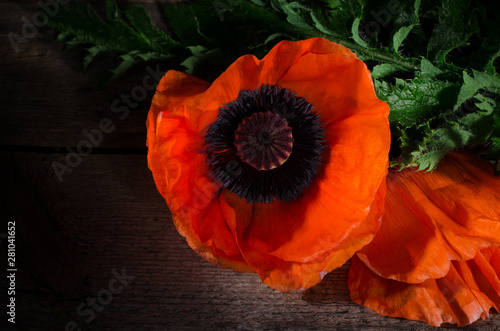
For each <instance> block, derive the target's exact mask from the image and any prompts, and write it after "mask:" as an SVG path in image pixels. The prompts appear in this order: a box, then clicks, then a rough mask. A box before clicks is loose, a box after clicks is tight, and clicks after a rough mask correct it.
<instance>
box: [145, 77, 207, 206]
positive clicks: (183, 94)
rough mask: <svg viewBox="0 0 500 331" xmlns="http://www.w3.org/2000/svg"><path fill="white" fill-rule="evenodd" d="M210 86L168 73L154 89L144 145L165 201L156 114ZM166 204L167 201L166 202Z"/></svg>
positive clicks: (167, 110)
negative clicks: (146, 147)
mask: <svg viewBox="0 0 500 331" xmlns="http://www.w3.org/2000/svg"><path fill="white" fill-rule="evenodd" d="M209 86H210V84H209V83H208V82H205V81H204V80H202V79H199V78H196V77H194V76H190V75H187V74H185V73H183V72H178V71H173V70H170V71H168V72H167V73H166V74H165V75H164V76H163V78H162V79H161V80H160V83H159V84H158V86H157V87H156V93H155V95H154V96H153V100H152V102H151V107H150V109H149V113H148V118H147V120H146V127H147V131H148V135H147V141H146V145H147V146H148V166H149V168H150V169H151V172H152V173H153V177H154V179H155V183H156V185H157V188H158V191H159V192H160V193H161V195H162V196H163V197H164V198H165V199H166V197H167V191H166V184H167V178H168V176H167V175H166V174H165V167H164V166H163V164H162V163H161V161H160V155H159V154H158V150H157V149H156V126H157V118H158V114H159V113H160V112H162V111H165V112H170V111H172V110H173V109H174V108H175V107H176V106H177V105H180V104H182V102H183V101H184V100H186V99H187V98H189V97H191V96H193V95H196V94H199V93H201V92H203V91H205V90H206V89H207V88H208V87H209ZM167 203H168V200H167Z"/></svg>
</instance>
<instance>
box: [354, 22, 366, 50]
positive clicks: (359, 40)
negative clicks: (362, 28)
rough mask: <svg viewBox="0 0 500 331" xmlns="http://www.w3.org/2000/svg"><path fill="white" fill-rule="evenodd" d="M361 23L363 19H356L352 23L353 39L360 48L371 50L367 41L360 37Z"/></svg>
mask: <svg viewBox="0 0 500 331" xmlns="http://www.w3.org/2000/svg"><path fill="white" fill-rule="evenodd" d="M360 23H361V17H356V18H355V19H354V22H352V26H351V33H352V39H354V41H355V42H356V43H357V44H358V45H359V46H362V47H365V48H370V47H369V46H368V44H367V43H366V41H364V40H363V39H362V38H361V37H360V36H359V24H360Z"/></svg>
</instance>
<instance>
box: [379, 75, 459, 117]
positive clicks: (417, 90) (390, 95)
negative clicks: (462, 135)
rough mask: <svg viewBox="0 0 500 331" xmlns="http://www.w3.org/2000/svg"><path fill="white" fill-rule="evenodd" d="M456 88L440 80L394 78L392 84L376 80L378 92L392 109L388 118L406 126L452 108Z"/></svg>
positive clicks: (454, 85) (453, 84)
mask: <svg viewBox="0 0 500 331" xmlns="http://www.w3.org/2000/svg"><path fill="white" fill-rule="evenodd" d="M457 91H458V85H457V84H455V83H450V82H446V81H440V80H421V79H414V80H411V81H404V80H402V79H396V83H395V84H394V85H390V84H388V83H387V82H384V81H379V80H376V81H375V92H376V93H377V96H378V97H379V99H381V100H383V101H385V102H387V103H388V104H389V108H390V109H391V112H390V114H389V120H390V121H391V122H396V123H399V124H401V125H402V126H405V127H408V126H412V125H419V124H423V123H425V122H426V121H427V120H429V119H431V118H432V117H434V116H436V115H438V114H440V113H442V112H444V111H447V110H449V109H451V107H452V106H453V105H454V104H455V99H454V95H456V93H457Z"/></svg>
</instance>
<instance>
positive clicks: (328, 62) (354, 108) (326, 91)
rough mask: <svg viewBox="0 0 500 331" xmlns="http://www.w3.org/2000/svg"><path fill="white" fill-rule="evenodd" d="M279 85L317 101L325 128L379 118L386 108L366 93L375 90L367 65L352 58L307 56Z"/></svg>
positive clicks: (347, 55) (296, 64) (317, 111)
mask: <svg viewBox="0 0 500 331" xmlns="http://www.w3.org/2000/svg"><path fill="white" fill-rule="evenodd" d="M279 84H280V85H282V86H284V87H286V88H288V89H291V90H294V91H300V96H302V97H304V98H305V99H307V100H314V103H313V104H314V109H313V112H315V113H317V114H320V119H321V122H322V124H323V126H324V127H325V128H328V127H329V126H330V125H331V124H335V123H336V122H338V121H340V120H342V119H345V118H348V117H350V116H353V115H356V114H361V115H362V116H378V115H379V114H380V112H379V109H380V107H383V102H381V101H380V100H378V98H377V96H376V95H375V93H366V92H367V91H371V90H373V89H374V88H373V82H372V78H371V75H370V72H369V71H368V69H367V68H366V64H365V63H364V62H362V61H360V60H358V59H357V58H356V57H354V56H352V55H350V54H345V53H334V54H311V53H309V54H305V55H303V56H302V57H300V58H299V59H298V60H297V62H296V63H295V64H294V66H293V67H291V68H290V70H288V71H287V73H286V74H285V75H284V76H283V77H282V78H281V79H280V81H279ZM328 129H329V128H328Z"/></svg>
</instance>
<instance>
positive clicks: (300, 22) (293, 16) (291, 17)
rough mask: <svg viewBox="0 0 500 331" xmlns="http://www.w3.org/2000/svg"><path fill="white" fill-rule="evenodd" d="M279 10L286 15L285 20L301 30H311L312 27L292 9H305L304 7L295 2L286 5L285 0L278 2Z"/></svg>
mask: <svg viewBox="0 0 500 331" xmlns="http://www.w3.org/2000/svg"><path fill="white" fill-rule="evenodd" d="M278 2H279V4H280V6H281V9H282V10H283V12H284V13H285V14H286V20H287V21H288V22H289V23H290V24H293V25H295V26H297V27H299V28H301V29H312V28H313V27H312V26H311V25H309V24H308V23H307V22H306V21H305V20H304V18H303V17H302V16H300V14H299V13H298V12H297V11H295V10H294V9H305V7H304V6H302V5H300V4H299V3H297V2H291V3H288V2H287V1H286V0H278Z"/></svg>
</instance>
